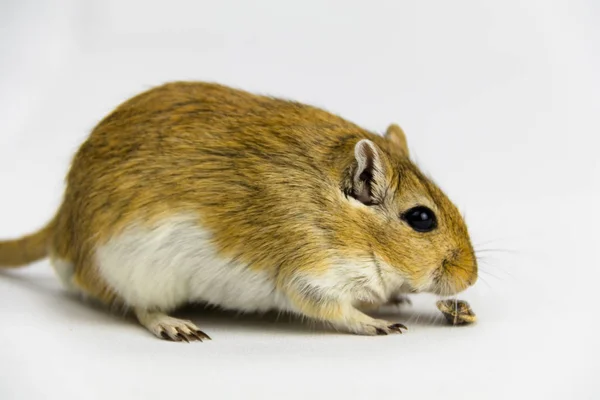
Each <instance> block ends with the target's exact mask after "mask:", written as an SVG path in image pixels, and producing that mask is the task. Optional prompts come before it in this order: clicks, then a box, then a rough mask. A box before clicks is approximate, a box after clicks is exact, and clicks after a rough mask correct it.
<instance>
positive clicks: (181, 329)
mask: <svg viewBox="0 0 600 400" xmlns="http://www.w3.org/2000/svg"><path fill="white" fill-rule="evenodd" d="M135 315H136V317H137V319H138V321H140V324H142V325H143V326H145V327H146V329H148V330H149V331H150V332H152V333H153V334H154V335H155V336H157V337H159V338H161V339H165V340H171V341H174V342H192V341H200V342H201V341H203V340H206V339H209V340H210V337H209V336H208V335H207V334H206V333H204V332H202V331H201V330H200V329H198V327H197V326H196V325H194V323H193V322H191V321H187V320H182V319H177V318H173V317H169V316H168V315H167V314H165V313H162V312H159V311H146V310H139V309H136V310H135Z"/></svg>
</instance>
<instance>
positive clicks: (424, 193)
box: [344, 125, 477, 295]
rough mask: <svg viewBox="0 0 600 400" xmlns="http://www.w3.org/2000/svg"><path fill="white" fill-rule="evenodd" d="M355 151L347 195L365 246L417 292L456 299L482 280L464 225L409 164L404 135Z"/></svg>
mask: <svg viewBox="0 0 600 400" xmlns="http://www.w3.org/2000/svg"><path fill="white" fill-rule="evenodd" d="M372 139H373V140H369V139H362V140H360V141H358V142H357V143H356V144H355V146H354V159H353V161H352V163H351V167H350V168H349V169H348V171H347V178H346V180H345V183H344V186H345V188H344V190H345V192H346V194H347V195H348V198H349V201H350V202H351V203H352V204H353V205H354V207H352V209H353V212H352V214H353V219H354V220H355V221H356V222H357V223H358V224H359V225H361V226H362V229H361V231H364V233H365V234H364V235H361V241H362V242H363V246H364V245H368V246H369V247H370V248H371V251H372V253H373V258H374V259H375V260H378V262H379V263H380V264H381V265H382V266H385V269H387V270H390V271H392V273H393V274H396V275H397V276H399V277H401V280H402V282H403V286H404V287H405V288H406V286H408V289H409V290H412V291H415V292H432V293H436V294H439V295H451V294H454V293H457V292H460V291H462V290H464V289H466V288H467V287H469V286H471V285H473V284H474V283H475V281H476V280H477V261H476V258H475V254H474V252H473V247H472V245H471V241H470V238H469V233H468V231H467V227H466V225H465V222H464V220H463V218H462V216H461V214H460V213H459V211H458V209H457V208H456V206H454V204H452V202H451V201H450V200H449V199H448V197H447V196H446V195H445V194H444V193H443V192H442V191H441V190H440V189H439V188H438V187H437V186H436V185H435V184H434V183H433V182H432V181H431V180H430V179H428V178H427V177H426V176H425V175H424V174H423V173H421V172H420V171H419V169H418V168H417V167H416V166H415V165H414V164H413V163H412V162H411V161H410V160H409V157H408V147H407V145H406V138H405V136H404V132H402V129H400V127H399V126H397V125H391V126H390V127H389V128H388V130H387V133H386V135H385V138H380V137H377V138H372Z"/></svg>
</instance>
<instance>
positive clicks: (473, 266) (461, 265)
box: [433, 248, 477, 296]
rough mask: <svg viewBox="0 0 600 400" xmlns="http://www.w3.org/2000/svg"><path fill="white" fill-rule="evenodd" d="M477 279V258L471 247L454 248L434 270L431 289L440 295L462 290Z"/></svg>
mask: <svg viewBox="0 0 600 400" xmlns="http://www.w3.org/2000/svg"><path fill="white" fill-rule="evenodd" d="M476 281H477V259H476V258H475V255H474V253H473V251H472V250H471V249H462V248H456V249H453V250H451V251H450V253H449V254H448V255H447V256H446V257H445V258H444V259H443V260H442V265H441V266H440V268H439V269H438V270H437V271H436V275H435V277H434V285H433V286H434V287H433V289H434V290H433V291H434V292H435V293H437V294H439V295H442V296H449V295H453V294H455V293H458V292H462V291H463V290H465V289H467V288H468V287H469V286H472V285H474V284H475V282H476Z"/></svg>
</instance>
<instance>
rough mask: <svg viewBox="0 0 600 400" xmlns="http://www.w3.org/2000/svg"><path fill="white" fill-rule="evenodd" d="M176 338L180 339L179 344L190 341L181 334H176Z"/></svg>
mask: <svg viewBox="0 0 600 400" xmlns="http://www.w3.org/2000/svg"><path fill="white" fill-rule="evenodd" d="M177 337H178V338H179V339H180V340H179V341H180V342H187V343H189V342H190V340H189V339H188V338H187V336H186V335H184V334H183V333H178V334H177Z"/></svg>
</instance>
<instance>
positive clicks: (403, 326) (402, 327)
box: [388, 324, 408, 330]
mask: <svg viewBox="0 0 600 400" xmlns="http://www.w3.org/2000/svg"><path fill="white" fill-rule="evenodd" d="M388 328H390V329H396V330H400V329H406V330H408V328H407V327H406V326H405V325H403V324H393V325H390V326H389V327H388Z"/></svg>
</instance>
